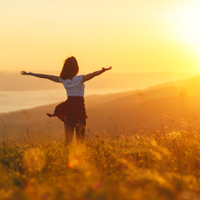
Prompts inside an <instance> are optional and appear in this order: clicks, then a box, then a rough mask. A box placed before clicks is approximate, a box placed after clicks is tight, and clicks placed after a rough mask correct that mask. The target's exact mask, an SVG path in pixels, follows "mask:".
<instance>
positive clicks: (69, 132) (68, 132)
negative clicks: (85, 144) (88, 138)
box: [64, 122, 74, 144]
mask: <svg viewBox="0 0 200 200" xmlns="http://www.w3.org/2000/svg"><path fill="white" fill-rule="evenodd" d="M64 126H65V143H66V144H70V143H72V142H73V133H74V127H73V126H71V125H70V124H68V123H66V122H64Z"/></svg>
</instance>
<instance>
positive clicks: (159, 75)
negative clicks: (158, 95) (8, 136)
mask: <svg viewBox="0 0 200 200" xmlns="http://www.w3.org/2000/svg"><path fill="white" fill-rule="evenodd" d="M44 73H47V74H59V73H58V72H44ZM193 76H194V75H193V74H177V73H171V72H156V73H113V72H108V73H105V74H103V75H101V76H99V77H97V78H95V79H93V80H92V81H89V82H86V86H87V88H88V89H89V88H92V89H100V88H120V89H123V88H124V89H128V88H131V89H141V88H147V87H149V86H154V85H158V84H161V83H165V82H169V81H176V80H180V79H186V78H190V77H193ZM62 88H63V86H62V85H61V84H59V83H54V82H51V81H48V80H45V79H39V78H35V77H32V76H21V75H20V72H8V71H0V91H5V90H7V91H9V90H11V91H13V90H14V91H17V90H51V89H62Z"/></svg>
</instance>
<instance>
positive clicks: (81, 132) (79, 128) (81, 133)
mask: <svg viewBox="0 0 200 200" xmlns="http://www.w3.org/2000/svg"><path fill="white" fill-rule="evenodd" d="M85 129H86V120H82V121H79V122H78V124H77V125H76V140H77V142H78V143H80V142H83V140H84V137H85Z"/></svg>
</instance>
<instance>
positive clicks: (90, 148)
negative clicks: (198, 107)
mask: <svg viewBox="0 0 200 200" xmlns="http://www.w3.org/2000/svg"><path fill="white" fill-rule="evenodd" d="M163 123H164V122H163ZM182 124H183V126H182V127H180V130H176V131H172V130H170V127H168V126H167V125H165V124H162V125H163V129H162V131H159V130H156V129H153V130H152V131H151V132H149V133H145V131H144V130H141V131H139V132H137V133H135V134H127V135H126V136H124V135H120V134H118V133H116V135H115V137H114V138H110V137H108V136H107V137H105V136H104V137H103V136H101V135H99V134H96V136H95V138H93V139H88V140H87V141H85V143H84V144H81V145H77V144H75V143H74V144H72V145H70V146H67V147H65V146H64V145H63V144H62V143H60V142H56V141H54V140H53V139H52V140H50V141H48V142H47V141H46V140H41V141H31V140H29V139H28V138H24V141H23V142H21V143H19V142H17V141H14V140H12V139H10V138H7V137H6V136H4V140H3V142H2V143H1V145H0V199H5V200H6V199H13V200H14V199H20V200H29V199H30V200H40V199H41V200H46V199H47V200H48V199H52V200H53V199H59V200H62V199H64V200H131V199H133V200H147V199H148V200H166V199H170V200H198V199H200V129H199V128H200V127H199V126H198V123H196V125H194V124H192V123H191V122H189V121H187V120H182Z"/></svg>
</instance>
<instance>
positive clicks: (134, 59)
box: [0, 0, 200, 73]
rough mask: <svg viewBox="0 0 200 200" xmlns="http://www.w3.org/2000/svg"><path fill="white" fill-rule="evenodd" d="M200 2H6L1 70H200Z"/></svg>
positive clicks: (0, 10)
mask: <svg viewBox="0 0 200 200" xmlns="http://www.w3.org/2000/svg"><path fill="white" fill-rule="evenodd" d="M199 10H200V1H199V0H162V1H161V0H123V1H122V0H84V1H83V0H0V30H1V31H0V70H11V71H20V70H27V71H33V72H37V71H43V70H58V71H60V69H61V67H62V63H63V60H64V59H65V58H66V57H68V56H71V55H73V56H75V57H76V58H77V60H78V63H79V66H80V72H84V73H85V72H92V71H94V70H98V69H100V68H101V67H108V66H110V65H112V66H113V72H157V71H158V72H161V71H162V72H163V71H172V72H181V73H200V22H199V19H200V12H199Z"/></svg>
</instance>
